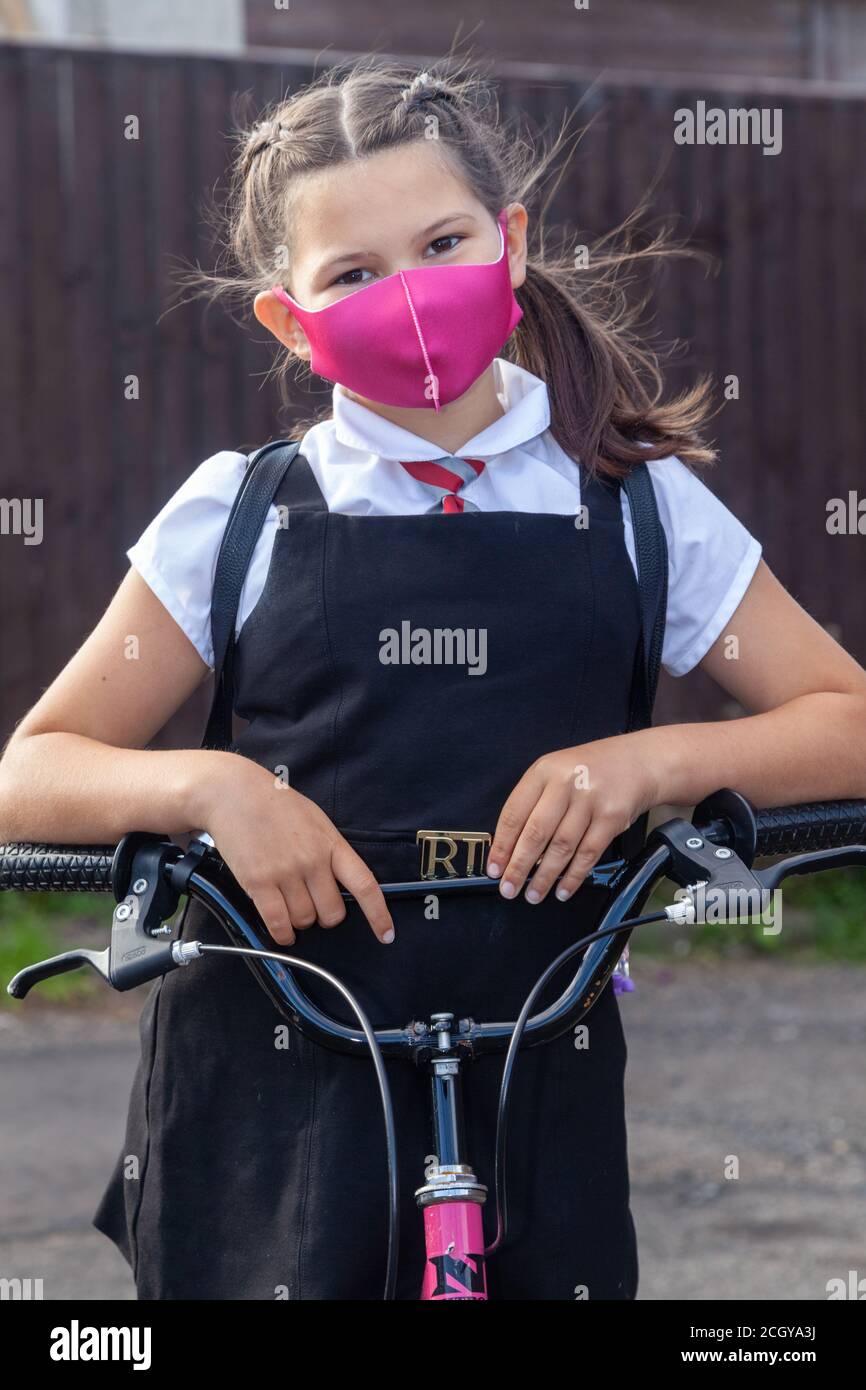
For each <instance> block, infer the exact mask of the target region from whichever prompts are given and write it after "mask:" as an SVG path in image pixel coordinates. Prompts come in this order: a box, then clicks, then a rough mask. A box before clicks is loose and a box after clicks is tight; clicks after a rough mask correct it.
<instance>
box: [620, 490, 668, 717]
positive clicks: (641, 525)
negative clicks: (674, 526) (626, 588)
mask: <svg viewBox="0 0 866 1390" xmlns="http://www.w3.org/2000/svg"><path fill="white" fill-rule="evenodd" d="M622 486H623V488H624V490H625V494H626V497H627V498H628V504H629V510H630V511H631V521H632V530H633V533H634V548H635V555H636V558H637V573H638V585H639V588H640V609H641V643H640V646H641V651H640V657H639V660H640V670H639V672H638V677H637V679H636V681H635V684H634V690H633V693H632V708H631V713H630V718H629V728H630V729H640V728H645V727H646V726H647V725H648V724H651V723H652V711H653V705H654V703H655V696H656V688H657V686H658V679H659V669H660V667H661V658H662V643H663V641H664V634H665V618H666V615H667V605H668V547H667V540H666V539H665V533H664V527H663V526H662V524H661V519H660V517H659V511H658V506H657V504H656V495H655V489H654V487H653V481H652V476H651V475H650V471H649V468H648V467H647V465H646V464H645V463H640V464H638V465H637V466H636V467H634V468H633V469H632V470H631V472H630V473H629V474H628V475H627V476H626V477H625V478H623V480H622Z"/></svg>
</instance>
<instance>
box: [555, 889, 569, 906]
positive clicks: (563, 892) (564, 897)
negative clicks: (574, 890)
mask: <svg viewBox="0 0 866 1390" xmlns="http://www.w3.org/2000/svg"><path fill="white" fill-rule="evenodd" d="M556 896H557V897H558V898H559V901H560V902H561V903H564V902H567V901H568V899H569V898H570V897H571V894H570V893H569V891H568V889H567V888H557V890H556Z"/></svg>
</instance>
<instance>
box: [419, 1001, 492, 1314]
mask: <svg viewBox="0 0 866 1390" xmlns="http://www.w3.org/2000/svg"><path fill="white" fill-rule="evenodd" d="M453 1022H454V1018H453V1015H452V1014H434V1015H433V1018H432V1020H431V1023H432V1031H433V1032H435V1034H436V1039H437V1048H436V1051H435V1052H433V1053H432V1054H431V1056H430V1060H429V1063H428V1066H429V1070H430V1077H431V1081H432V1100H433V1133H434V1142H435V1144H436V1153H435V1154H433V1155H430V1156H429V1157H428V1159H427V1167H426V1168H425V1170H424V1177H425V1179H426V1182H425V1184H424V1186H423V1187H419V1188H418V1191H417V1192H416V1193H415V1200H416V1202H417V1203H418V1205H419V1207H421V1208H422V1210H423V1212H424V1239H425V1245H426V1250H427V1257H426V1260H425V1264H424V1278H423V1280H422V1284H421V1298H422V1300H425V1301H435V1302H437V1303H439V1302H442V1300H444V1299H459V1300H461V1301H463V1302H466V1301H467V1300H468V1301H471V1302H486V1301H487V1272H486V1269H485V1251H484V1227H483V1222H482V1219H481V1211H482V1207H483V1204H484V1201H485V1199H486V1197H487V1188H486V1187H485V1186H484V1184H483V1183H480V1182H479V1181H478V1180H477V1178H476V1177H475V1174H474V1173H473V1171H472V1169H471V1167H470V1166H469V1165H468V1164H467V1163H465V1162H464V1161H463V1157H462V1155H463V1110H462V1104H461V1092H460V1066H461V1058H460V1055H459V1053H457V1052H456V1051H455V1049H453V1048H452V1045H451V1028H452V1025H453Z"/></svg>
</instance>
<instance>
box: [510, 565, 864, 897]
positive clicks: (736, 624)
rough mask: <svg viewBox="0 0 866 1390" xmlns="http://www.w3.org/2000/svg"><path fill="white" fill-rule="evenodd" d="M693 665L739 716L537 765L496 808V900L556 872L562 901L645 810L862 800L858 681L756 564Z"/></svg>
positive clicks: (604, 744) (638, 734) (643, 733)
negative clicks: (744, 800)
mask: <svg viewBox="0 0 866 1390" xmlns="http://www.w3.org/2000/svg"><path fill="white" fill-rule="evenodd" d="M700 665H701V667H702V669H703V670H704V671H706V672H707V673H708V674H709V675H710V676H712V677H713V678H714V679H715V680H716V681H718V683H719V685H721V686H722V687H723V688H724V689H725V690H726V691H728V693H729V694H731V695H733V696H734V698H735V699H736V700H738V701H739V703H740V704H741V705H742V706H743V708H744V709H745V710H747V711H748V713H747V715H746V717H744V718H742V719H732V720H725V721H721V722H716V723H707V724H672V725H662V726H661V727H659V728H654V729H640V730H636V731H635V732H634V733H629V734H620V735H618V736H616V737H614V738H608V739H599V740H597V741H596V742H594V743H589V744H583V745H580V746H578V747H577V748H566V749H561V750H559V751H557V752H554V753H550V754H547V755H545V756H544V757H542V758H539V759H538V761H537V762H535V763H534V764H533V765H532V767H531V768H529V770H528V771H527V772H526V773H525V775H524V776H523V777H522V778H521V780H520V781H519V782H518V784H517V786H516V787H515V789H514V791H513V792H512V793H511V796H510V797H509V798H508V800H507V801H506V803H505V806H504V807H503V809H502V814H501V815H500V818H499V823H498V825H497V828H496V834H495V836H494V839H493V844H492V846H491V849H490V854H489V856H488V871H489V872H490V873H491V875H494V876H498V875H499V874H500V873H501V876H502V886H501V891H502V892H503V894H504V895H505V896H506V897H513V896H514V894H515V893H517V892H519V891H520V889H521V887H522V886H523V884H524V883H525V881H526V879H527V877H528V876H529V875H530V874H532V881H531V883H530V885H529V888H528V890H527V896H529V898H530V901H539V900H540V899H541V898H543V897H544V896H545V895H546V894H547V892H548V891H549V890H550V888H551V886H552V885H553V883H554V881H555V880H556V878H557V877H558V876H559V875H562V882H561V883H560V884H559V885H558V887H557V897H562V898H567V897H570V896H571V894H572V893H573V892H574V891H575V890H576V889H577V888H578V887H579V886H580V884H581V883H582V882H583V880H584V878H585V877H586V875H587V874H588V873H589V871H590V869H591V868H592V866H593V864H595V863H596V862H597V860H598V858H599V856H600V855H601V854H602V853H603V852H604V850H605V849H606V848H607V846H608V845H609V844H610V842H611V840H612V839H614V837H615V836H616V835H618V834H620V833H621V832H622V831H623V830H625V829H626V828H627V827H628V826H629V825H631V824H632V822H633V821H635V820H636V819H637V817H638V816H640V815H641V814H642V813H643V812H644V811H647V810H649V809H650V808H651V807H652V806H658V805H662V804H667V803H670V804H673V805H685V806H693V805H696V804H697V802H699V801H701V800H702V799H703V797H705V796H707V795H709V793H710V792H713V791H717V790H718V789H719V788H720V787H733V788H734V789H735V790H736V791H739V792H742V794H743V795H744V796H746V797H748V798H749V800H750V801H752V802H753V803H754V804H755V805H756V806H758V807H761V806H778V805H785V804H788V803H796V802H803V801H813V800H820V801H824V800H832V799H834V798H837V797H862V796H866V671H864V670H863V668H862V667H861V666H859V665H858V664H857V662H856V661H855V660H854V659H853V657H851V656H849V655H848V653H847V652H846V651H844V650H843V648H842V647H840V646H839V645H838V643H836V642H835V641H834V640H833V638H832V637H830V636H828V634H827V633H826V632H825V631H824V630H823V628H821V627H820V626H819V624H818V623H816V622H815V621H814V619H813V618H811V617H810V616H809V614H808V613H806V612H805V611H804V610H803V609H802V608H801V607H800V606H799V604H798V603H796V601H795V600H794V599H793V598H791V596H790V594H788V593H787V592H786V590H785V589H784V588H783V586H782V585H781V584H780V583H779V581H778V580H777V579H776V578H775V576H774V575H773V574H772V572H771V571H770V570H769V569H768V568H767V566H766V564H765V563H764V562H763V561H761V563H760V564H759V565H758V568H757V570H756V571H755V576H754V578H753V579H752V582H751V584H750V585H749V588H748V589H747V591H746V594H745V596H744V597H743V599H742V601H741V603H740V605H739V607H738V608H737V609H736V611H735V613H734V615H733V617H732V618H731V620H730V622H729V623H728V625H727V628H726V630H725V632H723V633H722V634H721V635H720V636H719V637H718V639H717V640H716V642H715V643H714V644H713V646H712V647H711V648H710V650H709V651H708V652H707V655H706V656H705V657H704V659H703V661H702V662H701V663H700ZM542 856H543V857H542ZM539 859H541V863H540V864H539V866H538V868H537V869H535V871H534V873H533V866H534V865H536V864H538V861H539Z"/></svg>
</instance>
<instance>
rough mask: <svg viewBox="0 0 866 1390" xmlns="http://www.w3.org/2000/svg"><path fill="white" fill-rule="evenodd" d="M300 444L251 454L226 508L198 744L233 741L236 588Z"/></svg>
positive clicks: (282, 444)
mask: <svg viewBox="0 0 866 1390" xmlns="http://www.w3.org/2000/svg"><path fill="white" fill-rule="evenodd" d="M300 447H301V446H300V444H293V443H290V442H289V441H288V440H286V439H278V440H275V441H274V442H273V443H271V444H266V445H265V446H264V448H262V449H257V450H256V452H255V453H254V454H251V455H250V461H249V465H248V467H247V470H246V472H245V474H244V478H243V482H242V483H241V485H240V487H239V488H238V492H237V496H236V497H235V500H234V503H233V505H232V509H231V511H230V512H229V518H228V521H227V522H226V528H225V531H224V532H223V538H222V542H221V544H220V548H219V554H218V555H217V562H216V570H215V573H214V583H213V594H212V598H211V635H212V637H213V651H214V695H213V703H212V705H211V710H210V715H209V716H208V721H207V727H206V729H205V732H204V737H203V739H202V745H201V746H202V748H228V747H229V746H230V744H231V741H232V709H233V705H234V700H233V673H234V650H235V626H236V624H237V613H238V606H239V604H240V600H241V590H242V589H243V586H244V579H245V578H246V573H247V570H248V568H249V563H250V559H251V558H252V554H253V551H254V549H255V546H256V542H257V541H258V539H259V536H260V535H261V531H262V527H263V526H264V524H265V520H266V518H267V515H268V510H269V508H270V505H271V502H272V501H273V499H274V495H275V493H276V491H277V488H278V487H279V486H280V483H281V482H282V480H283V478H284V477H285V474H286V470H287V468H288V467H289V465H290V464H291V463H292V461H293V459H294V458H295V457H296V456H297V453H298V450H299V449H300Z"/></svg>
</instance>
